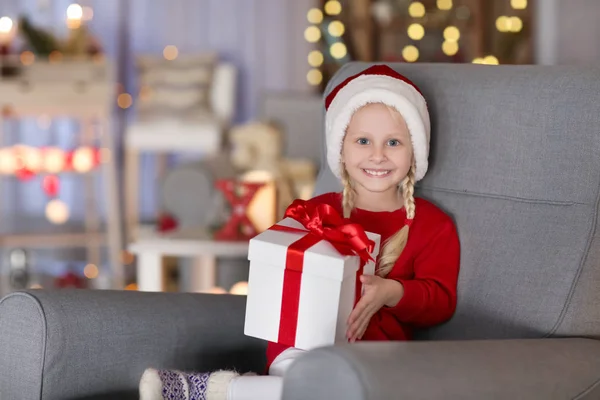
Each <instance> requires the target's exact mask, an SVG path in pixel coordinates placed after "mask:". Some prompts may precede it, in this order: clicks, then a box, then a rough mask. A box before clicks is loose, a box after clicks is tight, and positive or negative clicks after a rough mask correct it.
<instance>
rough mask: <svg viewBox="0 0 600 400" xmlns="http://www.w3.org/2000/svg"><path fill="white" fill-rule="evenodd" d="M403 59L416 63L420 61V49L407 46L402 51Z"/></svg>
mask: <svg viewBox="0 0 600 400" xmlns="http://www.w3.org/2000/svg"><path fill="white" fill-rule="evenodd" d="M402 57H404V59H405V60H406V61H408V62H415V61H417V60H418V59H419V49H417V48H416V47H415V46H413V45H409V46H406V47H405V48H404V49H402Z"/></svg>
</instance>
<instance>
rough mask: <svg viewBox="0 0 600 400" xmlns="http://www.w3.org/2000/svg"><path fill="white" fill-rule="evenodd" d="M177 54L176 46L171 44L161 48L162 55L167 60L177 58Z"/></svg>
mask: <svg viewBox="0 0 600 400" xmlns="http://www.w3.org/2000/svg"><path fill="white" fill-rule="evenodd" d="M178 55H179V50H178V49H177V46H173V45H172V44H171V45H168V46H166V47H165V49H164V50H163V56H164V57H165V59H167V60H169V61H173V60H174V59H176V58H177V56H178Z"/></svg>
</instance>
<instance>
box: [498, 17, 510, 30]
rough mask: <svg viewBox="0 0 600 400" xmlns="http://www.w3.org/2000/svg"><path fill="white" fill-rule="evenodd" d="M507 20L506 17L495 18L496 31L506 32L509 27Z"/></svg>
mask: <svg viewBox="0 0 600 400" xmlns="http://www.w3.org/2000/svg"><path fill="white" fill-rule="evenodd" d="M509 23H510V22H509V19H508V17H507V16H506V15H501V16H499V17H498V18H496V29H497V30H498V31H499V32H507V31H508V27H509Z"/></svg>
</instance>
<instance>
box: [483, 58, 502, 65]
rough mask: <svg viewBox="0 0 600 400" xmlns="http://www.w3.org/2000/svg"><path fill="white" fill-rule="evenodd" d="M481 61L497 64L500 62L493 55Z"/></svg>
mask: <svg viewBox="0 0 600 400" xmlns="http://www.w3.org/2000/svg"><path fill="white" fill-rule="evenodd" d="M483 63H484V64H487V65H498V64H500V62H499V61H498V59H497V58H496V57H494V56H487V57H485V58H484V59H483Z"/></svg>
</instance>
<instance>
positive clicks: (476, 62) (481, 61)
mask: <svg viewBox="0 0 600 400" xmlns="http://www.w3.org/2000/svg"><path fill="white" fill-rule="evenodd" d="M473 64H483V58H481V57H476V58H474V59H473Z"/></svg>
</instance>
